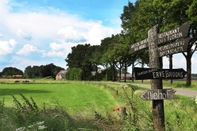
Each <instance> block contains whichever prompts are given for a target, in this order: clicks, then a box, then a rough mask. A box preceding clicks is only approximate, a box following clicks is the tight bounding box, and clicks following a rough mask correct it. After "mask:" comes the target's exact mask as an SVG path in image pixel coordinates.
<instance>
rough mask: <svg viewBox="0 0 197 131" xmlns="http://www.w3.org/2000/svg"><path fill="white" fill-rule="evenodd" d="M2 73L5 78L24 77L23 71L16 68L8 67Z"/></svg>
mask: <svg viewBox="0 0 197 131" xmlns="http://www.w3.org/2000/svg"><path fill="white" fill-rule="evenodd" d="M1 73H2V75H4V76H13V75H23V71H22V70H20V69H17V68H15V67H6V68H4V69H3V71H2V72H1Z"/></svg>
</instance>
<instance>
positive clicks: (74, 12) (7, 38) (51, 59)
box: [0, 0, 197, 73]
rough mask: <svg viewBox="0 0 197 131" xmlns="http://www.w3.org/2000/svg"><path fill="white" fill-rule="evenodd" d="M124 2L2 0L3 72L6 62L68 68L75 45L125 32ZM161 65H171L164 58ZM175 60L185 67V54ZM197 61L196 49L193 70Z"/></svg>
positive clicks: (176, 65) (0, 54) (177, 65)
mask: <svg viewBox="0 0 197 131" xmlns="http://www.w3.org/2000/svg"><path fill="white" fill-rule="evenodd" d="M130 1H131V2H132V3H134V2H135V0H130ZM125 5H128V0H0V9H1V11H0V72H1V71H2V70H3V69H4V68H5V67H16V68H18V69H20V70H22V71H24V70H25V68H26V67H27V66H34V65H37V66H40V65H46V64H50V63H53V64H55V65H56V66H60V67H62V68H65V69H66V68H67V66H66V62H65V58H66V57H67V55H68V53H70V52H71V47H73V46H76V45H78V44H86V43H88V44H91V45H99V44H100V42H101V40H102V39H104V38H106V37H109V36H111V35H112V34H118V33H120V32H121V20H120V15H121V14H122V13H123V7H124V6H125ZM163 64H164V68H168V59H167V58H166V57H164V60H163ZM173 64H174V68H184V69H185V65H186V64H185V58H184V57H183V55H180V54H179V55H174V60H173ZM196 64H197V54H196V53H195V54H194V56H193V58H192V72H194V73H197V68H195V65H196Z"/></svg>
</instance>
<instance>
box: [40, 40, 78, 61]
mask: <svg viewBox="0 0 197 131" xmlns="http://www.w3.org/2000/svg"><path fill="white" fill-rule="evenodd" d="M77 44H78V43H70V42H68V43H66V42H62V43H60V44H58V43H56V42H53V43H51V44H50V48H51V50H50V51H48V52H44V53H43V55H42V57H63V58H66V57H67V54H68V53H69V52H71V47H73V46H76V45H77Z"/></svg>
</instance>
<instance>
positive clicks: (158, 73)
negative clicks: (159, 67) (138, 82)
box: [152, 70, 184, 79]
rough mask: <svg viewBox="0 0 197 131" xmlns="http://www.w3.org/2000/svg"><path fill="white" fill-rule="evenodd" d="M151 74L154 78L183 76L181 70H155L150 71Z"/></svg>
mask: <svg viewBox="0 0 197 131" xmlns="http://www.w3.org/2000/svg"><path fill="white" fill-rule="evenodd" d="M152 76H153V78H154V79H156V78H172V77H173V78H183V77H184V74H183V72H176V71H168V70H165V71H155V72H152Z"/></svg>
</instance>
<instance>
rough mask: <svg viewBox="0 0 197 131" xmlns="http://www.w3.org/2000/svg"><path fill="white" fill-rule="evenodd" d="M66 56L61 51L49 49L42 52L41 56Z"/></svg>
mask: <svg viewBox="0 0 197 131" xmlns="http://www.w3.org/2000/svg"><path fill="white" fill-rule="evenodd" d="M45 56H48V57H66V53H65V52H63V51H49V52H47V53H43V57H45Z"/></svg>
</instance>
